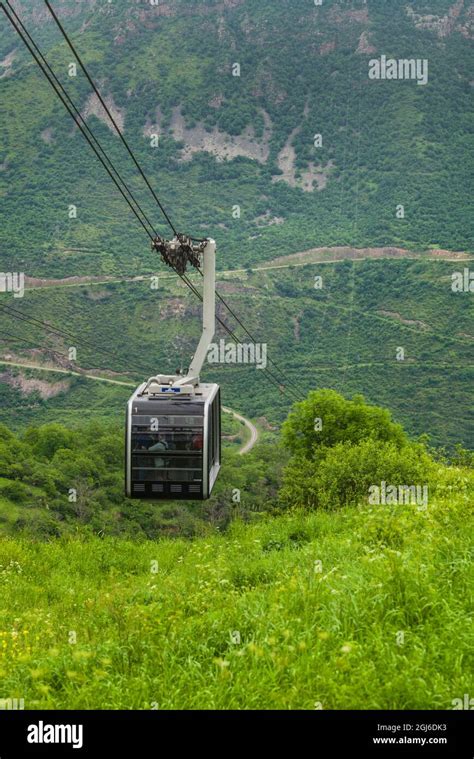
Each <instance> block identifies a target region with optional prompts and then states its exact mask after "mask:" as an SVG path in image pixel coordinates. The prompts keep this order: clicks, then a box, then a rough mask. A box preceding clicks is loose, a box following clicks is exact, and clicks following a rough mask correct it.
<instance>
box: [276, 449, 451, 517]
mask: <svg viewBox="0 0 474 759" xmlns="http://www.w3.org/2000/svg"><path fill="white" fill-rule="evenodd" d="M436 469H437V466H436V464H435V463H434V462H433V460H432V459H431V458H430V456H429V455H428V454H427V452H426V450H425V448H424V447H423V446H422V445H421V444H419V443H407V444H405V445H404V446H402V447H398V446H397V445H396V444H395V443H394V442H381V441H379V440H376V439H374V438H368V439H367V440H363V441H360V442H358V443H352V442H346V443H337V444H336V445H335V446H333V447H331V448H328V447H327V448H324V449H322V450H321V451H320V453H319V456H318V458H317V459H316V460H308V459H303V460H302V461H300V460H298V459H297V458H293V459H292V461H291V462H290V464H289V465H288V467H287V469H286V470H285V477H284V483H283V487H282V490H281V492H280V499H281V500H282V501H283V502H284V503H286V504H287V505H291V506H296V505H298V506H299V505H301V506H306V507H308V508H324V509H333V508H338V507H341V506H347V505H349V504H355V503H360V502H362V501H365V502H367V499H368V496H369V488H370V487H371V486H373V485H379V486H380V483H381V482H382V481H385V482H386V483H387V485H396V486H399V485H421V486H424V485H428V486H431V487H432V486H434V483H435V473H436Z"/></svg>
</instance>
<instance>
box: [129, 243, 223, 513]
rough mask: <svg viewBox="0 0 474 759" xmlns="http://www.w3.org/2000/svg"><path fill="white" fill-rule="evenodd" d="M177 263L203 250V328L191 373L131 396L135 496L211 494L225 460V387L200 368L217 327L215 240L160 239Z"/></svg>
mask: <svg viewBox="0 0 474 759" xmlns="http://www.w3.org/2000/svg"><path fill="white" fill-rule="evenodd" d="M154 247H155V248H157V249H158V250H160V251H161V253H162V256H163V258H164V260H165V261H166V262H167V263H169V261H170V260H172V261H173V264H172V265H173V268H176V267H177V265H179V264H181V265H182V266H183V267H184V270H185V265H186V260H192V262H193V263H195V261H196V255H197V254H198V253H199V252H202V256H203V274H204V292H203V332H202V336H201V340H200V342H199V345H198V348H197V350H196V353H195V355H194V358H193V360H192V362H191V366H190V368H189V371H188V373H187V375H186V376H185V377H182V376H181V375H179V374H176V375H157V376H156V377H151V378H150V379H149V380H148V381H147V382H144V383H142V385H140V387H138V388H137V390H136V391H135V392H134V394H133V395H132V397H131V398H130V400H129V402H128V406H127V420H126V434H125V441H126V456H125V459H126V471H125V490H126V495H127V496H128V497H129V498H138V499H153V500H168V501H169V500H205V499H206V498H209V496H210V494H211V492H212V488H213V486H214V483H215V481H216V478H217V475H218V473H219V469H220V464H221V405H220V389H219V386H218V385H216V384H208V383H201V382H200V380H199V374H200V371H201V369H202V365H203V363H204V360H205V358H206V355H207V351H208V348H209V345H210V343H211V340H212V338H213V337H214V331H215V289H214V288H215V250H216V245H215V242H214V240H206V241H203V244H202V245H201V248H200V249H199V246H196V245H193V243H192V242H191V241H190V240H189V238H185V239H184V240H183V238H182V237H181V236H180V237H178V238H175V239H174V240H173V241H171V242H170V243H167V242H166V241H163V240H160V239H158V241H157V242H156V243H155V245H154Z"/></svg>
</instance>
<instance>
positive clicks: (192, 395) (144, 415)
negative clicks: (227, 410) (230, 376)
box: [125, 378, 221, 501]
mask: <svg viewBox="0 0 474 759" xmlns="http://www.w3.org/2000/svg"><path fill="white" fill-rule="evenodd" d="M160 379H161V378H160ZM220 463H221V406H220V390H219V386H218V385H215V384H199V385H197V386H196V387H193V388H192V389H191V388H190V387H186V386H185V387H180V386H179V385H175V384H173V386H171V385H166V384H161V383H158V384H157V383H156V382H155V383H150V382H149V383H144V384H143V385H141V386H140V387H139V388H138V389H137V390H136V392H135V393H134V394H133V395H132V397H131V398H130V400H129V402H128V407H127V423H126V473H125V481H126V493H127V496H129V497H130V498H140V499H153V500H168V501H169V500H205V499H206V498H209V496H210V494H211V492H212V488H213V486H214V482H215V481H216V477H217V475H218V472H219V469H220Z"/></svg>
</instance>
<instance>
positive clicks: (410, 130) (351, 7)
mask: <svg viewBox="0 0 474 759" xmlns="http://www.w3.org/2000/svg"><path fill="white" fill-rule="evenodd" d="M16 5H17V7H18V9H19V12H20V13H21V16H22V18H24V20H25V23H27V24H28V26H29V29H30V30H31V31H32V32H34V34H35V38H36V37H37V39H38V41H39V42H40V43H41V44H42V46H43V47H44V50H45V52H47V53H48V56H49V58H50V60H51V62H52V63H53V64H54V66H55V68H56V70H57V72H58V75H59V76H60V78H61V79H62V81H63V82H64V83H65V84H66V85H67V87H68V90H69V91H70V92H71V94H73V96H74V98H75V99H76V100H77V103H78V105H79V106H80V107H81V108H82V109H84V112H85V113H86V114H87V118H88V122H89V124H90V126H91V127H93V128H94V130H96V131H97V134H98V135H100V138H101V139H103V140H104V144H105V145H106V146H107V148H108V149H109V150H110V152H111V154H112V155H113V157H114V160H116V161H117V164H118V165H120V167H121V168H123V172H124V174H125V175H126V176H127V177H128V178H130V181H131V182H132V186H133V187H134V189H135V190H136V191H137V192H138V195H139V197H141V199H142V202H143V203H145V204H146V208H147V209H148V211H149V212H150V213H153V214H154V216H153V218H154V220H155V224H156V225H158V229H159V230H161V231H163V232H164V231H165V227H164V226H163V225H162V224H161V219H160V218H159V215H158V214H156V213H155V212H154V210H153V208H152V206H151V205H150V203H149V202H148V200H149V198H147V196H146V194H145V193H143V191H142V189H141V184H140V182H139V181H138V179H136V178H133V177H134V174H135V172H134V171H133V166H132V165H131V164H130V161H129V160H128V159H127V157H126V153H125V151H124V150H123V148H122V146H121V145H120V144H119V141H118V139H117V137H116V136H113V135H112V133H111V132H110V129H109V128H108V126H107V125H106V124H105V123H103V122H102V121H100V120H99V119H98V118H97V115H94V114H97V113H98V111H97V109H96V108H95V106H94V103H93V102H91V101H90V88H89V87H88V85H87V82H86V81H85V78H84V77H83V75H82V74H81V73H80V72H79V73H78V75H77V76H76V77H71V76H69V75H68V72H69V69H68V66H69V64H70V63H71V60H72V54H71V52H70V51H69V50H68V49H67V47H66V45H65V43H64V41H63V40H62V37H61V36H60V34H59V32H58V30H57V29H56V28H55V27H54V25H53V24H52V22H51V20H50V19H48V16H47V13H46V12H45V7H44V4H43V3H42V2H40V0H32V2H31V3H28V4H26V3H23V2H19V3H17V4H16ZM57 10H58V13H60V15H61V17H62V20H63V22H64V24H65V26H66V28H67V29H68V31H69V32H70V33H71V35H72V37H73V39H74V41H75V42H76V44H77V46H78V48H79V50H80V51H81V54H82V55H83V57H84V60H85V61H86V63H87V64H88V65H89V66H90V69H91V72H92V74H93V76H94V77H95V79H97V81H99V82H100V85H101V89H102V91H103V93H104V95H105V96H106V97H107V98H109V99H110V100H109V102H110V104H111V105H112V107H113V108H114V109H115V110H114V112H115V113H116V115H117V118H118V120H119V121H120V123H123V128H124V134H125V135H126V137H127V139H128V140H129V141H130V143H131V145H132V147H133V149H134V150H135V151H136V152H137V155H138V156H139V158H140V160H141V162H142V163H143V165H144V166H145V167H146V170H147V172H148V173H149V175H150V178H151V180H152V182H153V184H154V185H155V187H156V188H157V189H158V190H159V192H160V194H161V195H162V198H163V201H164V203H165V206H166V207H167V208H168V209H170V210H171V211H172V216H173V218H174V219H176V223H177V225H178V227H179V228H180V229H182V230H185V231H190V232H194V233H195V234H210V233H212V234H213V235H214V236H216V237H218V240H219V244H220V250H221V253H220V261H221V262H222V266H226V267H228V266H230V265H232V264H234V263H235V262H236V261H237V260H238V262H239V264H243V265H246V264H250V263H255V262H256V261H259V260H265V259H270V258H272V257H274V256H275V255H277V254H279V253H290V252H293V251H296V250H300V249H304V248H306V247H310V246H314V245H321V244H323V245H334V244H352V245H356V246H357V245H359V246H360V245H363V244H370V245H382V244H405V245H408V246H411V247H415V248H420V247H422V248H424V247H427V246H428V245H430V244H434V245H439V246H442V247H447V248H450V249H452V250H456V249H458V250H462V249H472V218H473V215H472V213H469V211H470V197H469V192H468V187H469V176H470V165H472V164H470V163H469V161H470V159H471V157H472V138H471V131H472V130H471V127H470V122H469V112H470V104H469V103H470V96H471V86H470V83H471V80H472V71H471V70H470V52H471V51H470V39H471V38H472V34H473V32H472V4H470V3H468V2H462V0H458V2H456V3H453V2H450V1H449V0H439V1H436V0H432V2H427V3H421V4H420V3H417V4H416V12H415V11H414V10H413V9H412V8H411V6H410V5H404V4H396V3H395V4H394V3H387V2H386V0H370V2H367V3H365V2H362V0H355V1H354V2H351V3H341V2H339V3H338V2H331V1H330V0H325V1H324V2H323V3H322V6H321V7H315V6H314V5H313V4H312V3H308V2H307V1H306V0H297V1H296V2H295V0H291V2H290V0H279V2H273V0H272V1H270V0H258V1H257V0H255V1H253V2H243V0H221V1H220V2H212V1H211V0H205V1H204V0H198V1H195V2H191V1H190V0H185V1H184V0H176V1H175V2H173V3H165V4H163V3H160V5H159V6H158V7H154V6H152V5H150V4H148V3H139V4H128V3H127V4H120V3H110V4H108V3H105V4H101V3H94V4H92V6H91V4H90V3H86V2H69V0H68V1H67V2H62V3H61V4H58V8H57ZM427 19H428V20H427ZM430 19H431V20H430ZM289 31H291V33H288V32H289ZM382 54H383V55H386V56H387V57H390V56H393V57H395V58H396V59H399V58H413V57H414V58H420V59H427V60H428V62H429V81H428V84H427V85H426V86H418V85H417V82H416V81H374V80H369V78H368V62H369V60H370V59H371V58H373V57H374V56H376V57H378V56H380V55H382ZM28 55H29V54H28V53H27V52H26V51H25V50H23V48H22V44H21V42H20V41H19V39H18V38H17V36H16V35H15V33H14V32H13V30H12V29H10V28H9V26H8V24H7V22H6V20H4V23H3V24H2V29H1V34H0V62H1V64H2V68H3V71H4V74H3V77H2V79H1V81H0V84H1V89H2V123H3V134H2V140H1V150H2V154H1V158H0V164H1V167H2V171H1V174H0V178H1V193H2V220H1V221H2V223H1V230H2V232H1V244H2V250H1V256H0V268H4V269H5V268H6V269H7V270H10V269H12V268H14V269H16V270H19V269H22V268H24V269H25V270H26V271H27V273H29V274H31V275H38V274H42V275H49V276H58V275H67V274H73V273H79V274H83V273H85V272H86V271H87V273H89V274H94V273H102V272H110V271H121V272H122V273H128V272H129V271H136V272H137V271H140V270H142V271H143V270H145V271H146V270H149V269H150V266H153V264H154V261H153V259H152V257H151V254H150V253H149V252H148V250H147V246H148V243H147V240H146V237H144V236H143V234H142V231H141V228H140V227H139V226H138V225H137V223H136V220H135V219H134V217H133V216H132V214H131V213H129V212H127V209H126V206H125V205H124V201H123V199H122V198H121V197H120V195H119V194H118V192H117V191H116V190H115V189H114V188H113V186H112V185H111V183H110V180H109V178H108V177H107V176H106V175H105V173H104V171H103V169H102V167H100V166H99V164H98V162H97V160H96V159H95V158H94V156H93V155H92V154H91V151H90V149H89V148H88V146H87V145H86V143H85V142H84V140H83V138H82V137H81V135H80V134H79V133H78V131H77V130H76V129H73V128H72V126H71V122H70V119H69V116H67V114H65V112H64V110H63V106H62V105H61V103H59V102H57V101H56V99H55V96H54V94H53V93H52V90H50V88H49V85H48V84H47V82H46V81H44V80H43V79H42V78H41V74H40V73H39V71H38V70H37V67H36V66H35V64H33V63H32V62H31V60H30V58H29V57H28ZM235 63H238V64H239V65H240V76H233V75H232V73H233V71H234V69H233V65H234V64H235ZM99 115H100V114H99ZM151 134H158V135H159V140H160V141H159V147H158V148H153V147H151V145H150V135H151ZM316 134H321V136H322V145H321V146H320V147H315V145H314V137H315V135H316ZM226 156H228V158H227V159H225V157H226ZM189 158H192V160H188V159H189ZM222 159H225V160H222ZM276 180H280V181H276ZM311 188H312V191H308V190H310V189H311ZM400 204H401V205H403V206H404V208H405V218H404V219H399V218H397V217H396V209H397V206H399V205H400ZM70 205H75V206H76V207H77V218H76V219H69V218H68V208H69V206H70ZM235 206H240V218H235ZM233 214H234V215H233ZM274 220H277V221H278V223H270V222H271V221H274Z"/></svg>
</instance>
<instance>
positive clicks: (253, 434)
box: [0, 359, 258, 456]
mask: <svg viewBox="0 0 474 759" xmlns="http://www.w3.org/2000/svg"><path fill="white" fill-rule="evenodd" d="M0 365H1V366H13V367H16V368H19V369H33V370H35V371H40V372H50V373H52V374H66V375H71V376H73V377H86V378H87V379H91V380H96V382H107V383H109V384H110V385H122V386H124V387H133V388H135V387H136V384H135V383H133V382H123V381H122V380H114V379H110V378H109V377H99V376H96V375H94V374H84V373H83V372H75V371H73V370H72V369H60V368H54V367H49V366H38V365H37V364H21V363H19V362H18V361H6V360H4V359H0ZM222 410H223V411H224V413H226V414H232V415H233V417H234V419H237V420H238V421H239V422H243V423H244V424H245V426H246V427H247V429H248V430H249V432H250V438H249V440H247V442H246V443H244V445H243V446H242V448H241V449H240V451H239V454H240V455H241V456H244V455H245V454H246V453H249V451H251V450H252V448H253V447H254V445H255V444H256V442H257V440H258V430H257V428H256V427H255V425H254V424H252V422H251V421H250V419H247V418H246V417H245V416H242V414H238V413H237V411H234V410H233V409H231V408H228V407H226V406H223V407H222Z"/></svg>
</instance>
